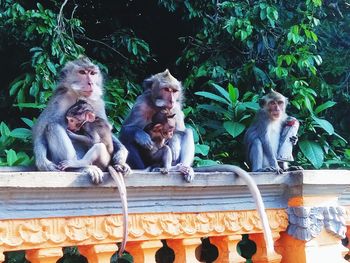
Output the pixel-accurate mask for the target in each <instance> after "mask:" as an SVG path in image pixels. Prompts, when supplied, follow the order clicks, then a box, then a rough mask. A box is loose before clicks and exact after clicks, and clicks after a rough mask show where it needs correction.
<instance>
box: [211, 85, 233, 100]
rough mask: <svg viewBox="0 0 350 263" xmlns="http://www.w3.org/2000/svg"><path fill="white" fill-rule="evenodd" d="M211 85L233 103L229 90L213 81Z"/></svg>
mask: <svg viewBox="0 0 350 263" xmlns="http://www.w3.org/2000/svg"><path fill="white" fill-rule="evenodd" d="M211 85H212V86H213V87H214V88H215V89H216V90H217V91H218V92H219V93H220V94H221V95H222V96H223V97H224V98H225V99H226V100H227V102H229V103H231V100H230V95H229V93H228V92H227V90H225V89H224V88H223V87H221V86H219V85H217V84H215V83H212V84H211Z"/></svg>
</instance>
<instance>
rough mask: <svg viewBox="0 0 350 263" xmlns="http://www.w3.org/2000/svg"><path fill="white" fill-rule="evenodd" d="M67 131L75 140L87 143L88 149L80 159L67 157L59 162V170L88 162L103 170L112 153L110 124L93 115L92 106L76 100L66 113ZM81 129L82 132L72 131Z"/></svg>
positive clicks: (80, 165)
mask: <svg viewBox="0 0 350 263" xmlns="http://www.w3.org/2000/svg"><path fill="white" fill-rule="evenodd" d="M66 119H67V133H68V136H69V137H70V138H71V139H72V140H75V141H79V142H81V143H82V144H85V145H87V147H89V150H88V151H87V152H86V154H85V155H84V156H83V157H82V158H81V159H79V160H78V159H68V160H64V161H62V162H60V164H59V168H60V170H65V169H67V168H81V167H86V166H88V165H89V164H94V165H97V166H98V167H99V168H100V169H101V170H105V169H106V168H107V166H108V164H109V162H110V160H111V156H112V154H113V141H112V125H111V124H109V123H108V121H107V120H105V119H102V118H99V117H98V116H96V115H95V113H94V109H93V108H92V106H91V105H90V104H89V103H87V102H86V101H84V100H78V101H77V102H76V103H75V104H73V105H72V106H71V107H70V108H69V109H68V110H67V113H66ZM78 131H83V132H84V133H83V134H77V133H74V132H78Z"/></svg>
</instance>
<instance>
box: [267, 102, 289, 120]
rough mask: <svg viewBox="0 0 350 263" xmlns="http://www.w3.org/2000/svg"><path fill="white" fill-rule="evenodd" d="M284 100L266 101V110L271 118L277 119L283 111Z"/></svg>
mask: <svg viewBox="0 0 350 263" xmlns="http://www.w3.org/2000/svg"><path fill="white" fill-rule="evenodd" d="M284 109H285V103H284V100H270V101H268V102H267V112H268V114H269V116H270V119H271V120H278V119H280V118H281V117H282V114H283V113H284Z"/></svg>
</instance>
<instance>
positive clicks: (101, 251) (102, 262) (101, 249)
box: [78, 244, 118, 263]
mask: <svg viewBox="0 0 350 263" xmlns="http://www.w3.org/2000/svg"><path fill="white" fill-rule="evenodd" d="M78 250H79V252H80V254H82V255H83V256H84V257H86V258H87V260H88V262H94V263H110V262H111V257H112V256H113V254H114V253H115V252H116V251H117V250H118V246H117V245H116V244H100V245H88V246H79V247H78Z"/></svg>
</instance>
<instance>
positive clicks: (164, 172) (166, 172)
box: [151, 167, 169, 174]
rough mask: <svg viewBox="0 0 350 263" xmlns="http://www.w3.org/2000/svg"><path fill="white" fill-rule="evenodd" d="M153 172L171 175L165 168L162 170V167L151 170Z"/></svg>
mask: <svg viewBox="0 0 350 263" xmlns="http://www.w3.org/2000/svg"><path fill="white" fill-rule="evenodd" d="M151 171H152V172H160V173H162V174H169V170H168V169H167V168H165V167H163V168H161V167H155V168H153V169H152V170H151Z"/></svg>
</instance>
